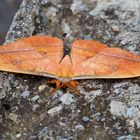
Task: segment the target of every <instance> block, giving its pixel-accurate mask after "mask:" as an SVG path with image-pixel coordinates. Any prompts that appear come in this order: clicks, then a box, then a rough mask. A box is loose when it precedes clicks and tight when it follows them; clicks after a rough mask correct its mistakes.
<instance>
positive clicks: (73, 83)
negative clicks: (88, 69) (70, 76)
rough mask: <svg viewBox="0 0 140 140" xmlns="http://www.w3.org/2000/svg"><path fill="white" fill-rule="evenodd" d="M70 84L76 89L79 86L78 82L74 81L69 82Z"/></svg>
mask: <svg viewBox="0 0 140 140" xmlns="http://www.w3.org/2000/svg"><path fill="white" fill-rule="evenodd" d="M70 84H71V85H73V86H74V87H77V86H79V85H80V83H79V82H78V81H74V80H72V81H70Z"/></svg>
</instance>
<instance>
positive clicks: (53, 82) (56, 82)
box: [47, 79, 61, 87]
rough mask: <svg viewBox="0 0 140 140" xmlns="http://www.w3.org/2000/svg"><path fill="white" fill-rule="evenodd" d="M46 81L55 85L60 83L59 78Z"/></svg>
mask: <svg viewBox="0 0 140 140" xmlns="http://www.w3.org/2000/svg"><path fill="white" fill-rule="evenodd" d="M47 83H49V84H56V87H59V85H60V84H61V82H60V81H59V80H56V79H53V80H51V81H47Z"/></svg>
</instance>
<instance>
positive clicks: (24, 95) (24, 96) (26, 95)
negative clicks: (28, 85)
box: [21, 90, 30, 98]
mask: <svg viewBox="0 0 140 140" xmlns="http://www.w3.org/2000/svg"><path fill="white" fill-rule="evenodd" d="M21 96H22V97H23V98H28V97H29V96H30V91H29V90H25V91H24V92H22V94H21Z"/></svg>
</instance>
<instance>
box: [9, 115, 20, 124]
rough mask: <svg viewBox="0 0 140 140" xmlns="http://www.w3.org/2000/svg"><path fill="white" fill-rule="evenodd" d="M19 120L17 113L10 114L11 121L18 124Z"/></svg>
mask: <svg viewBox="0 0 140 140" xmlns="http://www.w3.org/2000/svg"><path fill="white" fill-rule="evenodd" d="M17 118H18V116H17V114H15V113H10V114H9V119H10V120H12V121H14V122H17Z"/></svg>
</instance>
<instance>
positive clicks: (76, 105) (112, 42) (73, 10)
mask: <svg viewBox="0 0 140 140" xmlns="http://www.w3.org/2000/svg"><path fill="white" fill-rule="evenodd" d="M36 34H42V35H52V36H56V37H59V38H61V39H63V38H65V44H66V47H67V48H70V46H71V45H70V44H71V43H72V41H73V40H75V39H95V40H98V41H100V42H103V43H105V44H107V45H109V46H111V47H120V48H124V49H126V50H129V51H131V52H134V53H137V54H140V0H23V2H22V5H21V7H20V9H19V11H18V12H17V14H16V15H15V18H14V20H13V24H12V25H11V28H10V30H9V32H8V33H7V37H6V42H10V41H13V40H17V39H19V38H22V37H27V36H31V35H36ZM128 65H129V64H128ZM0 79H1V80H0V139H2V140H6V139H10V140H15V139H21V140H27V139H28V140H38V139H40V140H46V139H51V140H64V139H66V140H77V139H80V140H94V139H96V140H104V139H106V140H112V139H117V140H124V139H129V140H131V139H140V129H139V128H140V84H139V83H140V79H139V78H134V79H119V80H118V79H116V80H110V79H105V80H95V79H93V80H80V86H79V87H78V89H79V90H80V92H81V95H80V96H79V95H76V94H75V93H74V92H73V91H70V90H69V89H67V88H66V89H63V90H58V91H57V92H56V93H55V94H53V95H50V94H49V91H50V89H51V88H52V86H50V85H47V84H45V81H46V80H49V78H44V77H40V76H31V75H22V74H10V73H4V72H1V73H0ZM64 93H65V94H64Z"/></svg>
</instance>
